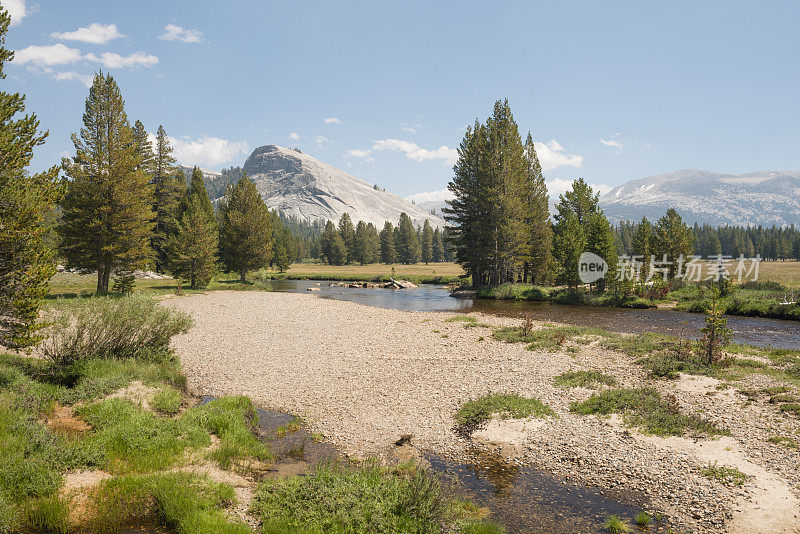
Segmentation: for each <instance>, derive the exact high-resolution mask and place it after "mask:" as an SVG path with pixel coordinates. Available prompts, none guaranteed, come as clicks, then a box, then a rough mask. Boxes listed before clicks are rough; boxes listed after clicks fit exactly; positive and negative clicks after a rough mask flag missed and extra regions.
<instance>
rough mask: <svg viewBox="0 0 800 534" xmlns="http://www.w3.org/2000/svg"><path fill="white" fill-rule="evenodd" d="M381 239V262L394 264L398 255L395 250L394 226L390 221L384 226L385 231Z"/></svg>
mask: <svg viewBox="0 0 800 534" xmlns="http://www.w3.org/2000/svg"><path fill="white" fill-rule="evenodd" d="M380 239H381V261H382V262H383V263H387V264H388V263H394V262H395V260H396V259H397V258H396V253H395V249H394V226H393V225H392V223H390V222H389V221H386V222H385V223H384V225H383V230H381V234H380Z"/></svg>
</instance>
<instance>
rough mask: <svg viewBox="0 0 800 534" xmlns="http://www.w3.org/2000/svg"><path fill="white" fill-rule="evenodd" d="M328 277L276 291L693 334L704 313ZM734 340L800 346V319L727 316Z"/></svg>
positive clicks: (279, 283)
mask: <svg viewBox="0 0 800 534" xmlns="http://www.w3.org/2000/svg"><path fill="white" fill-rule="evenodd" d="M329 283H330V282H327V281H311V280H273V281H272V282H271V285H272V288H273V289H274V290H275V291H285V292H296V293H300V292H303V293H305V292H307V291H308V288H319V291H315V292H314V294H316V295H318V296H320V297H321V298H325V299H334V300H346V301H350V302H357V303H359V304H365V305H367V306H375V307H377V308H388V309H394V310H407V311H449V312H462V313H469V312H481V313H486V314H491V315H500V316H505V317H523V316H524V315H525V314H530V316H531V317H532V318H533V319H534V320H539V321H552V322H558V323H566V324H574V325H581V326H593V327H598V328H603V329H605V330H609V331H612V332H627V333H641V332H659V333H662V334H671V335H678V334H680V333H681V332H683V335H684V336H686V337H697V336H698V335H699V330H700V328H701V327H702V325H703V316H702V315H700V314H696V313H687V312H680V311H674V310H666V309H648V310H630V309H623V308H604V307H589V306H564V305H559V304H551V303H540V302H517V301H509V300H490V299H472V298H453V297H451V296H450V292H449V291H448V290H447V289H446V288H445V287H444V286H437V285H422V286H420V287H419V289H400V290H392V289H375V288H348V287H329ZM728 326H729V327H730V328H731V329H732V330H733V333H732V335H731V340H732V341H733V342H735V343H742V344H750V345H756V346H760V347H775V348H785V349H800V322H796V321H783V320H780V319H762V318H758V317H733V316H730V317H728Z"/></svg>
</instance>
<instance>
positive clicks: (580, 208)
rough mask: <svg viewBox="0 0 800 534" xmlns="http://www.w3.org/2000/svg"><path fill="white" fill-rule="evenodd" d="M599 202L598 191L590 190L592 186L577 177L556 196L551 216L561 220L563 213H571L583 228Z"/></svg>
mask: <svg viewBox="0 0 800 534" xmlns="http://www.w3.org/2000/svg"><path fill="white" fill-rule="evenodd" d="M599 202H600V193H595V192H594V191H592V187H591V186H590V185H589V184H588V183H586V180H584V179H583V178H578V179H577V180H575V181H574V182H572V188H571V189H570V190H569V191H567V192H565V193H564V194H563V195H559V196H558V204H556V214H555V215H554V216H553V218H554V219H555V220H556V221H559V220H561V218H562V217H563V216H564V214H565V213H572V214H573V215H575V218H576V219H577V221H578V224H579V225H581V227H583V228H584V229H585V228H586V227H587V224H588V222H589V219H590V218H591V216H592V215H593V214H595V213H597V209H598V208H597V206H598V204H599Z"/></svg>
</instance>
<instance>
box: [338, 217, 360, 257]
mask: <svg viewBox="0 0 800 534" xmlns="http://www.w3.org/2000/svg"><path fill="white" fill-rule="evenodd" d="M339 235H341V236H342V241H344V246H345V249H346V250H347V256H346V257H345V260H344V262H345V263H352V262H354V261H356V258H355V255H356V227H355V226H354V225H353V220H352V219H351V218H350V214H349V213H343V214H342V216H341V218H340V219H339Z"/></svg>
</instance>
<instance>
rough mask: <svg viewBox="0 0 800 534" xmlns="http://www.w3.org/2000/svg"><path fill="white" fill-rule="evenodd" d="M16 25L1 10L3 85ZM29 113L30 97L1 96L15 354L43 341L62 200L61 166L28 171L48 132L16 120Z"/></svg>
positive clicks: (0, 157) (4, 249) (2, 263)
mask: <svg viewBox="0 0 800 534" xmlns="http://www.w3.org/2000/svg"><path fill="white" fill-rule="evenodd" d="M10 21H11V19H10V17H9V15H8V12H7V11H6V10H5V9H4V8H3V7H2V6H0V80H1V79H4V78H5V74H4V73H3V65H4V63H5V62H6V61H11V60H12V59H13V58H14V53H13V52H12V51H10V50H8V49H6V48H5V47H4V46H3V45H5V34H6V32H7V31H8V26H9V24H10ZM24 111H25V96H24V95H21V94H19V93H13V94H12V93H7V92H5V91H0V345H2V346H5V347H8V348H12V349H22V348H26V347H30V346H32V345H35V344H36V343H37V342H38V341H39V340H40V339H41V337H40V336H39V335H38V332H39V330H40V329H41V326H42V325H41V323H39V322H38V317H39V307H40V305H41V302H42V299H44V297H45V296H46V295H47V292H48V291H49V288H50V279H51V278H52V276H53V274H54V273H55V268H56V266H55V260H54V254H53V249H52V246H50V243H49V241H50V233H51V230H52V229H51V226H50V224H49V221H50V220H51V219H52V214H53V210H54V208H55V203H56V202H57V201H58V199H59V198H60V195H61V187H60V186H59V181H58V168H57V167H53V168H51V169H49V170H47V171H45V172H43V173H40V174H34V175H31V174H29V173H28V171H27V170H26V168H27V167H28V165H29V164H30V161H31V158H32V157H33V150H34V148H36V147H37V146H40V145H42V144H44V141H45V139H46V137H47V135H48V133H47V132H39V120H38V119H37V118H36V115H33V114H30V115H24V116H22V117H18V118H16V119H15V118H14V117H15V115H17V114H18V113H23V112H24Z"/></svg>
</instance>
